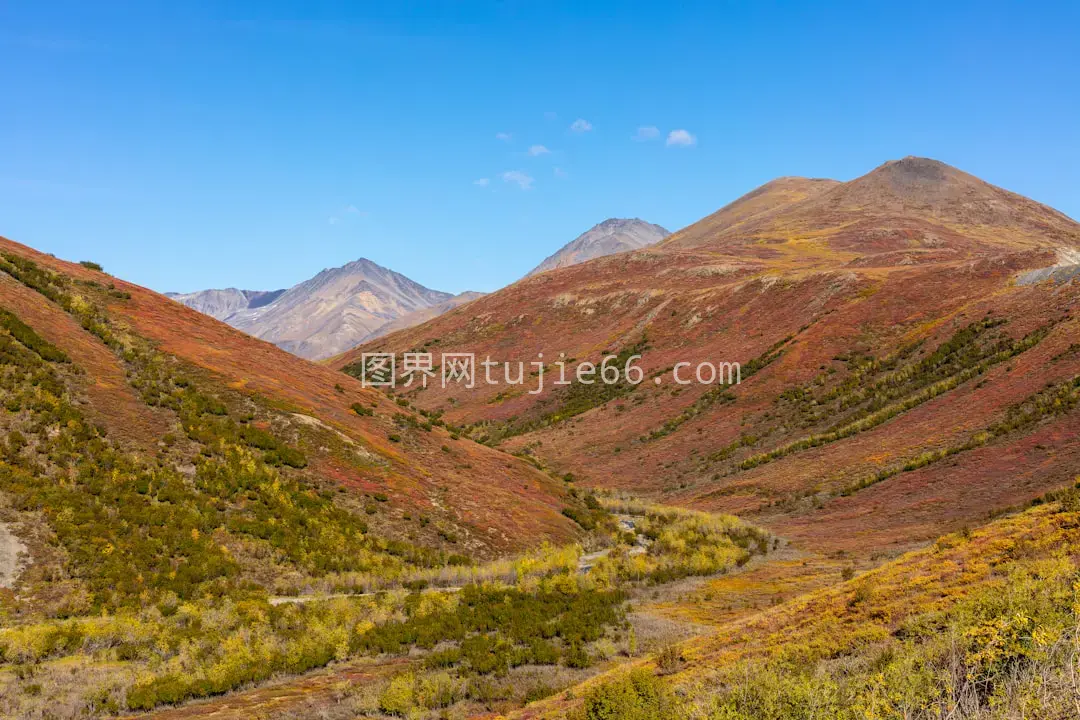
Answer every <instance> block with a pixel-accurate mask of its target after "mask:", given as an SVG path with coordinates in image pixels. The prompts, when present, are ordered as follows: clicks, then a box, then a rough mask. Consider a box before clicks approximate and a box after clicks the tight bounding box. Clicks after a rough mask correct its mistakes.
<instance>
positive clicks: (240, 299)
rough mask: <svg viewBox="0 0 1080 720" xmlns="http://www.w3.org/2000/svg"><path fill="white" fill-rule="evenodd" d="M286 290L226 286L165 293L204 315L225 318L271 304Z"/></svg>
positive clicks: (219, 318)
mask: <svg viewBox="0 0 1080 720" xmlns="http://www.w3.org/2000/svg"><path fill="white" fill-rule="evenodd" d="M284 292H285V291H284V290H237V289H236V288H225V289H224V290H199V291H198V292H192V293H165V295H166V297H170V298H172V299H173V300H176V301H177V302H179V303H183V304H184V305H187V306H188V307H189V308H194V309H195V310H198V311H199V312H201V313H203V314H204V315H209V316H210V317H215V318H217V319H218V320H224V319H225V318H227V317H229V316H230V315H232V314H233V313H235V312H237V311H239V310H246V309H249V308H252V309H254V308H258V307H262V306H263V305H269V304H270V303H272V302H274V301H275V300H277V299H278V297H279V296H280V295H281V294H282V293H284Z"/></svg>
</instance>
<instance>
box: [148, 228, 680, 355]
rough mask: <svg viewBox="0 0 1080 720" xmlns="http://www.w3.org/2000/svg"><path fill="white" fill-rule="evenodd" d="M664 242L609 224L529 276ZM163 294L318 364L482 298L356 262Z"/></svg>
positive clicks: (652, 232) (654, 232) (660, 231)
mask: <svg viewBox="0 0 1080 720" xmlns="http://www.w3.org/2000/svg"><path fill="white" fill-rule="evenodd" d="M668 235H670V233H669V232H668V231H667V230H664V228H662V227H660V226H659V225H652V224H650V223H646V222H644V221H642V220H637V219H632V220H623V219H618V218H611V219H609V220H605V221H604V222H602V223H600V224H599V225H596V226H595V227H593V228H592V229H590V230H589V231H587V232H585V233H583V234H582V235H581V236H579V237H578V238H576V239H575V240H573V241H571V242H570V243H568V244H567V245H565V246H563V248H562V249H560V250H559V251H558V252H556V253H555V254H554V255H552V256H551V257H549V258H547V259H546V260H545V261H544V262H543V263H541V264H540V265H539V266H538V267H537V268H536V269H534V270H533V271H532V272H531V273H530V275H532V274H536V273H539V272H543V271H545V270H551V269H555V268H560V267H567V266H569V265H574V264H577V263H580V262H585V261H586V260H590V259H592V258H596V257H602V256H604V255H610V254H613V253H619V252H625V251H628V250H637V249H640V248H643V247H647V246H649V245H652V244H654V243H656V242H659V241H660V240H662V239H664V238H665V237H667V236H668ZM165 295H166V296H167V297H170V298H172V299H173V300H176V301H177V302H179V303H182V304H184V305H187V306H188V307H190V308H193V309H195V310H198V311H199V312H201V313H205V314H206V315H210V316H211V317H214V318H217V319H218V320H222V321H224V322H227V323H228V324H230V325H232V326H233V327H235V328H237V329H239V330H243V331H244V332H246V333H248V334H249V335H254V336H255V337H257V338H261V339H263V340H267V341H269V342H272V343H274V344H275V345H277V346H278V347H281V348H283V349H285V350H288V351H289V352H291V353H293V354H295V355H299V356H300V357H304V358H308V359H310V360H319V359H323V358H328V357H331V356H333V355H337V354H339V353H342V352H344V351H346V350H349V349H351V348H353V347H355V346H356V345H358V344H360V343H361V342H364V341H365V340H373V339H375V338H377V337H381V336H383V335H386V334H388V333H390V332H393V331H395V330H401V329H404V328H407V327H411V326H413V325H416V324H418V323H421V322H424V321H426V320H429V319H431V318H433V317H437V316H438V315H441V314H442V313H444V312H446V311H447V310H451V309H453V308H456V307H458V306H459V305H463V304H465V303H467V302H470V301H472V300H475V299H476V298H478V297H481V296H483V293H478V292H471V291H468V292H463V293H459V294H457V295H452V294H450V293H445V292H440V291H438V290H432V289H430V288H426V287H424V286H423V285H420V284H419V283H417V282H414V281H413V280H410V279H409V278H407V277H405V276H404V275H402V274H400V273H397V272H394V271H393V270H389V269H387V268H385V267H382V266H381V265H378V264H376V263H374V262H372V261H370V260H367V259H364V258H361V259H360V260H356V261H354V262H351V263H348V264H347V265H343V266H341V267H338V268H331V269H327V270H323V271H322V272H320V273H319V274H318V275H316V276H315V277H313V278H311V279H310V280H306V281H304V282H302V283H300V284H298V285H295V286H294V287H291V288H289V289H287V290H272V291H262V290H238V289H236V288H228V289H224V290H200V291H196V292H191V293H172V292H169V293H165Z"/></svg>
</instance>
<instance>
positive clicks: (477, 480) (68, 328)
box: [0, 238, 577, 557]
mask: <svg viewBox="0 0 1080 720" xmlns="http://www.w3.org/2000/svg"><path fill="white" fill-rule="evenodd" d="M0 254H5V255H12V256H16V257H19V258H25V259H29V260H32V261H33V262H34V263H37V265H38V266H40V267H43V268H47V269H49V270H52V271H54V272H58V273H61V274H62V275H63V276H65V277H67V278H70V279H74V280H76V281H83V282H84V283H85V282H90V283H97V285H96V287H108V288H110V291H109V292H108V294H103V297H105V298H106V299H107V302H108V307H107V310H108V313H109V315H110V317H111V319H112V320H113V321H114V322H117V323H120V324H121V325H123V326H125V327H127V328H129V329H130V331H131V332H133V333H134V334H135V335H136V336H138V337H141V338H145V339H147V340H149V341H150V342H151V343H153V344H154V345H155V346H156V347H157V349H158V350H160V351H163V352H164V353H165V354H166V355H167V356H169V357H171V358H173V359H175V360H176V361H178V362H179V363H181V364H182V365H183V366H184V367H186V368H188V369H189V371H190V372H193V373H196V374H197V375H198V376H199V377H200V382H202V383H203V384H204V385H206V386H207V387H209V388H211V389H213V390H215V391H216V392H218V393H222V394H232V395H235V396H236V397H238V398H241V399H243V400H244V401H246V402H251V403H258V404H259V405H260V407H265V408H267V415H266V417H267V418H268V419H267V420H266V422H267V423H269V425H268V427H271V429H272V430H273V431H274V432H275V433H276V434H277V435H279V436H281V437H292V438H295V440H296V442H298V443H299V445H300V446H301V447H302V448H303V450H304V452H305V454H306V456H307V467H305V468H303V469H299V470H296V471H295V472H296V473H297V474H299V475H301V476H302V477H303V478H304V479H306V480H307V481H309V482H311V483H313V484H315V485H317V486H319V487H328V488H332V489H336V488H338V487H340V488H345V489H346V491H347V492H346V493H345V496H346V498H348V497H354V502H357V503H363V502H364V497H365V495H366V496H367V497H368V498H369V499H370V498H371V497H377V498H378V499H379V500H380V501H383V500H385V502H380V503H379V509H380V512H379V513H378V515H375V516H373V517H372V518H371V523H372V524H373V526H374V527H375V528H376V529H377V530H378V531H379V532H380V533H381V534H383V535H384V536H387V537H392V538H401V539H407V540H410V541H413V542H416V543H420V544H423V545H427V546H435V547H443V548H444V549H446V550H447V551H449V552H459V553H466V554H469V555H474V556H476V557H485V556H492V555H495V554H498V553H502V552H506V551H510V550H519V549H522V548H524V547H528V546H532V545H535V544H538V543H539V542H541V541H542V540H544V539H545V538H546V539H552V540H564V539H569V538H571V537H574V536H575V534H576V532H577V526H576V525H575V524H574V523H572V522H571V521H570V520H568V519H567V518H566V517H564V516H563V515H562V514H561V510H562V509H563V508H564V507H565V505H566V502H567V501H566V498H565V492H566V491H565V488H564V487H563V483H561V482H557V481H553V480H552V479H551V478H550V477H549V476H548V475H546V474H544V473H542V472H539V471H537V470H536V469H535V468H534V467H532V466H531V465H530V464H529V463H527V462H524V461H522V460H520V459H518V458H515V457H513V456H511V455H508V454H506V453H504V452H502V451H500V450H496V449H492V448H488V447H484V446H482V445H479V444H477V443H474V442H472V441H469V440H466V439H452V438H451V437H450V433H449V432H448V431H447V430H446V429H445V428H443V427H440V426H438V425H437V424H436V425H435V426H432V425H431V424H430V423H427V422H426V419H425V418H423V417H417V416H414V415H413V414H412V413H411V412H407V411H405V410H404V409H403V408H401V407H399V406H398V405H396V404H395V403H394V402H393V401H392V400H389V399H387V398H386V396H385V395H384V394H382V393H377V392H375V391H372V390H368V389H365V388H362V387H361V385H360V383H359V382H357V381H356V380H353V379H352V378H349V377H347V376H344V375H342V374H341V373H337V372H334V371H333V370H332V369H330V368H327V367H324V366H320V365H316V364H314V363H310V362H307V361H304V360H301V359H299V358H297V357H295V356H293V355H290V354H289V353H287V352H284V351H282V350H279V349H278V348H276V347H275V346H273V345H271V344H269V343H266V342H263V341H260V340H256V339H254V338H252V337H249V336H247V335H244V334H243V333H240V332H239V331H236V330H234V329H232V328H230V327H229V326H227V325H225V324H224V323H221V322H218V321H216V320H214V319H212V318H210V317H208V316H205V315H202V314H201V313H198V312H195V311H193V310H190V309H188V308H186V307H184V306H182V305H180V304H179V303H176V302H173V301H172V300H169V299H168V298H165V297H164V296H162V295H159V294H157V293H155V292H152V291H150V290H147V289H145V288H142V287H139V286H137V285H133V284H131V283H127V282H124V281H122V280H119V279H115V278H112V277H110V276H108V275H105V274H103V273H101V272H97V271H95V270H92V269H88V268H86V267H83V266H81V265H76V264H74V263H68V262H64V261H61V260H58V259H56V258H54V257H52V256H50V255H45V254H43V253H39V252H36V251H34V250H32V249H30V248H28V247H26V246H23V245H20V244H18V243H15V242H12V241H10V240H7V239H3V238H0ZM87 287H91V286H89V285H87ZM0 307H3V308H5V309H8V310H10V311H11V312H13V313H14V314H15V315H16V316H17V317H18V318H20V319H21V320H22V322H24V323H26V324H27V325H29V326H30V327H31V328H32V329H33V330H35V331H36V332H37V333H38V334H40V335H41V336H43V337H44V338H45V339H46V340H48V341H49V342H51V343H53V344H54V345H56V346H58V347H59V348H61V349H62V350H63V351H65V352H66V353H67V354H68V355H69V356H70V357H71V359H72V363H73V364H74V365H75V366H77V367H79V368H81V369H82V370H84V371H85V373H86V375H87V376H88V379H89V382H88V383H87V387H86V393H87V396H88V398H89V401H90V402H89V407H88V408H86V409H87V411H88V412H89V413H91V414H92V416H93V417H95V418H96V419H97V420H98V421H99V422H100V423H102V424H103V425H104V426H105V427H106V428H107V430H108V434H109V435H110V436H111V437H112V438H114V439H116V440H119V441H121V443H122V444H123V445H125V446H127V447H129V448H131V449H135V450H138V451H141V452H143V453H144V454H151V453H154V452H156V451H158V449H159V445H160V440H161V439H162V437H163V436H164V435H165V434H166V433H168V432H169V431H170V430H174V429H175V428H174V425H175V422H176V420H175V417H174V415H173V414H171V413H169V412H166V411H164V410H161V409H160V408H153V407H150V406H149V405H147V404H146V403H144V402H143V401H142V400H141V399H140V397H139V393H138V391H137V390H136V389H135V388H133V387H132V386H131V384H130V381H129V378H128V373H127V372H126V370H125V367H124V363H123V361H122V359H121V358H120V357H118V355H117V354H115V353H114V352H113V351H112V350H110V349H109V348H107V347H106V346H105V344H104V343H102V342H101V340H99V339H98V338H97V337H95V336H94V335H92V334H91V333H90V332H88V331H87V330H85V329H84V328H83V327H82V326H80V324H79V323H78V322H76V320H75V319H74V318H73V317H72V316H71V315H69V314H68V313H66V312H65V311H64V310H63V309H62V308H61V307H60V305H58V304H57V303H55V302H51V301H50V300H48V299H47V298H46V297H44V296H43V295H42V294H39V293H38V292H35V291H34V290H33V289H31V288H29V287H27V286H26V285H24V284H21V283H19V282H18V281H16V280H15V279H13V278H12V277H10V276H8V275H7V274H4V273H0ZM354 404H359V406H360V407H361V408H362V411H363V412H364V415H360V414H358V413H357V412H356V411H355V410H353V409H352V407H353V405H354ZM420 517H423V518H424V519H425V522H424V523H418V522H416V518H420Z"/></svg>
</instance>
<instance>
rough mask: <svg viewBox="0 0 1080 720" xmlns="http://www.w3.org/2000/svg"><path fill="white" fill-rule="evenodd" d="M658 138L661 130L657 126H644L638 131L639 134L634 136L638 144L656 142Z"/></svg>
mask: <svg viewBox="0 0 1080 720" xmlns="http://www.w3.org/2000/svg"><path fill="white" fill-rule="evenodd" d="M658 137H660V129H659V128H657V127H656V126H655V125H643V126H641V127H639V128H638V129H637V133H636V134H635V135H634V136H633V138H634V140H636V141H637V142H645V141H646V140H655V139H656V138H658Z"/></svg>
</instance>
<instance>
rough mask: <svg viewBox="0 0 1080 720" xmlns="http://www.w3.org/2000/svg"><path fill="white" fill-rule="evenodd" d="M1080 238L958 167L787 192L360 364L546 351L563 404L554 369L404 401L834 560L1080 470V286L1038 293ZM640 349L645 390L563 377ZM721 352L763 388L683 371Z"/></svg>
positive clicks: (964, 516) (599, 479)
mask: <svg viewBox="0 0 1080 720" xmlns="http://www.w3.org/2000/svg"><path fill="white" fill-rule="evenodd" d="M1077 238H1080V226H1078V225H1077V224H1076V223H1075V222H1073V221H1072V220H1070V219H1068V218H1066V217H1065V216H1063V215H1061V214H1060V213H1057V212H1056V211H1053V210H1052V209H1050V208H1047V207H1045V206H1043V205H1040V204H1038V203H1035V202H1033V201H1031V200H1028V199H1026V198H1022V197H1020V196H1017V195H1015V194H1013V193H1009V192H1007V191H1005V190H1001V189H1000V188H995V187H993V186H991V185H989V184H986V183H983V182H981V181H979V180H978V179H976V178H974V177H972V176H970V175H968V174H966V173H963V172H961V171H959V170H956V169H954V168H950V167H948V166H945V165H943V164H941V163H936V162H934V161H928V160H922V159H917V158H909V159H904V160H901V161H895V162H892V163H887V164H886V165H884V166H882V167H881V168H878V169H876V170H874V171H872V172H871V173H869V174H867V175H866V176H864V177H862V178H858V179H856V180H853V181H851V182H849V183H832V182H828V181H808V180H802V179H797V178H796V179H781V180H778V181H775V182H774V183H770V184H768V185H766V186H764V187H763V188H761V189H759V190H758V191H755V192H754V193H751V194H750V195H748V196H746V197H744V198H742V199H740V200H738V201H736V202H735V203H732V204H731V205H729V206H728V207H727V208H724V209H723V210H721V211H719V212H718V213H716V214H715V215H714V216H711V217H710V218H707V219H706V220H703V221H702V222H701V223H698V224H697V225H692V226H690V227H689V228H687V229H685V230H683V231H680V232H678V233H676V234H675V235H673V236H672V237H671V238H670V239H668V240H667V241H665V242H664V243H663V244H661V246H659V248H658V249H655V250H653V251H649V252H637V253H629V254H625V255H621V256H616V257H611V258H601V259H598V260H594V261H591V262H588V263H584V264H582V265H580V266H575V267H571V268H565V269H561V270H558V271H553V272H551V273H546V274H544V275H543V276H539V277H535V278H527V279H525V280H523V281H521V282H518V283H516V284H514V285H512V286H511V287H509V288H506V289H504V290H502V291H500V292H497V293H494V294H492V295H490V296H487V297H485V298H482V299H481V300H478V301H477V302H475V303H472V304H470V305H469V306H468V308H466V309H465V310H463V311H458V312H451V313H448V314H447V315H445V316H442V317H440V318H437V319H435V320H433V321H431V322H429V323H426V324H424V325H422V326H418V327H416V328H412V329H409V330H406V331H403V332H400V333H396V334H394V335H391V336H388V337H386V338H382V339H380V340H378V341H377V342H374V343H372V344H370V345H367V346H364V347H362V348H358V349H357V350H356V351H355V352H353V353H349V354H347V355H345V356H342V357H340V358H338V359H337V360H336V361H335V366H336V367H340V368H346V369H347V371H348V372H356V370H357V364H356V363H357V361H358V359H359V357H360V353H361V352H363V351H365V350H366V351H371V350H393V351H397V352H405V351H409V350H417V349H424V350H426V351H428V352H431V353H433V355H434V356H435V358H436V362H437V361H438V355H439V353H441V352H454V351H466V352H473V353H475V354H476V356H477V358H483V357H485V356H488V355H490V356H491V358H492V359H493V360H496V361H499V362H502V361H512V362H515V363H516V362H519V361H520V362H526V363H528V362H534V361H537V355H538V353H540V352H543V353H544V359H543V362H545V363H549V364H548V366H547V370H548V372H547V384H546V385H545V388H544V391H543V392H542V393H540V394H532V393H530V392H529V391H532V390H535V389H536V383H537V378H536V377H534V376H530V377H529V378H528V380H527V381H526V383H525V384H524V385H521V386H508V385H507V384H506V383H505V382H502V383H499V384H496V385H494V386H490V387H489V386H486V385H484V384H483V383H481V384H480V386H478V387H477V388H476V389H474V390H471V391H466V390H463V389H461V388H459V387H451V388H449V389H443V388H440V387H433V388H428V389H426V390H413V391H407V392H405V393H404V394H405V395H406V396H407V397H408V398H409V399H410V401H412V402H415V403H416V404H417V405H418V406H419V407H423V408H426V409H428V410H438V411H443V412H444V413H445V415H444V416H445V417H446V419H447V420H448V421H450V422H453V423H455V424H458V425H461V426H464V427H468V428H469V430H470V435H471V436H472V437H474V438H477V439H481V440H484V441H487V442H490V443H492V444H496V445H498V446H500V447H503V448H506V449H507V450H510V451H513V452H521V453H526V454H529V455H532V456H534V457H536V458H538V459H540V460H541V461H542V462H544V463H546V464H547V465H548V466H550V467H551V468H553V469H555V470H557V471H559V472H562V473H565V472H571V473H573V474H574V475H575V476H577V477H578V478H579V479H581V480H582V481H584V482H586V483H589V484H593V485H599V486H605V487H622V488H633V489H635V490H636V491H644V492H648V493H650V494H652V495H654V496H656V497H659V498H662V499H665V500H668V501H673V502H678V503H681V504H686V505H689V506H700V507H707V508H710V509H716V510H725V511H732V512H738V513H751V514H753V515H754V516H755V517H756V518H757V519H758V520H759V521H762V522H765V523H767V524H769V525H770V527H774V528H775V529H777V530H778V531H779V532H781V533H787V534H790V535H791V536H793V537H795V538H801V539H805V540H807V541H808V542H809V543H810V544H811V545H813V546H816V547H820V548H821V549H837V548H839V549H845V548H846V549H849V550H856V551H865V552H874V551H877V550H880V549H884V548H890V547H891V548H895V549H903V548H904V547H905V546H907V545H908V544H909V543H912V542H919V541H923V540H927V539H931V538H933V537H936V536H937V535H939V534H940V533H941V532H945V531H948V530H950V529H953V528H955V527H958V526H959V525H961V524H963V523H966V522H967V523H970V522H973V521H978V520H980V519H982V518H984V517H985V513H986V512H987V511H989V510H992V509H995V508H1001V507H1005V506H1010V505H1014V504H1017V503H1021V502H1024V501H1026V500H1028V499H1030V498H1031V497H1035V496H1037V495H1039V494H1041V493H1042V492H1045V491H1046V490H1048V489H1051V488H1053V487H1056V486H1057V485H1059V484H1060V483H1062V482H1064V481H1065V480H1067V479H1068V477H1070V472H1072V470H1073V468H1075V467H1076V465H1077V462H1078V453H1080V448H1078V447H1077V443H1076V440H1075V438H1076V433H1077V429H1078V423H1080V420H1078V417H1077V413H1076V412H1075V407H1076V406H1075V391H1074V390H1072V389H1070V388H1069V387H1067V386H1068V383H1070V382H1071V381H1072V380H1073V378H1075V377H1076V376H1077V375H1078V374H1080V352H1078V347H1080V346H1078V345H1077V338H1078V337H1080V325H1078V322H1080V321H1078V318H1077V314H1076V304H1077V301H1078V299H1080V286H1078V285H1077V284H1076V283H1075V282H1074V283H1072V284H1063V283H1060V282H1055V281H1049V282H1043V283H1035V284H1018V283H1017V278H1018V277H1020V276H1021V275H1022V274H1023V273H1024V272H1026V271H1028V270H1031V269H1033V268H1040V267H1049V266H1052V265H1055V264H1060V263H1067V262H1070V261H1072V260H1071V259H1072V258H1074V257H1075V248H1076V247H1077V245H1076V244H1077ZM620 352H622V353H623V354H624V357H625V356H626V355H628V354H630V353H640V354H641V355H642V359H641V361H640V362H639V363H638V365H639V366H640V367H641V368H643V370H644V373H645V378H646V381H645V382H643V383H641V384H640V385H638V386H636V387H625V386H622V387H616V388H608V389H605V388H597V387H595V386H594V387H592V388H584V387H581V386H579V385H578V384H576V383H575V384H574V385H572V386H570V387H566V388H554V387H553V386H552V384H551V381H552V380H553V379H554V376H555V372H554V370H553V366H552V365H551V364H550V363H552V362H554V361H555V360H557V359H559V354H560V353H564V354H565V360H566V361H567V362H568V365H569V368H570V372H569V375H570V376H572V375H573V369H574V367H575V366H576V365H577V364H578V363H579V362H582V361H590V362H594V363H599V361H600V360H601V358H602V357H603V356H604V355H605V354H608V353H611V354H615V353H620ZM703 361H707V362H711V363H714V364H715V363H720V362H723V361H731V362H739V363H740V364H741V366H742V380H743V382H742V384H741V385H738V386H735V387H730V388H726V389H725V388H717V387H705V386H702V385H699V384H697V383H696V382H695V383H693V384H690V385H686V386H678V385H676V384H675V383H674V382H673V378H672V374H671V368H672V367H673V366H674V365H675V364H676V363H679V362H689V363H691V365H690V368H689V370H687V369H683V371H682V377H683V378H686V377H693V368H694V366H696V365H697V364H698V363H700V362H703ZM527 370H534V368H531V367H530V368H527ZM498 373H501V368H499V369H498V370H497V371H496V377H499V375H498ZM654 375H659V379H660V381H661V383H660V384H659V385H657V384H655V383H654V382H653V381H654V379H655V378H654V377H653V376H654ZM1054 393H1060V395H1059V396H1053V397H1051V395H1053V394H1054ZM949 478H951V479H949ZM834 528H835V530H836V531H835V532H834Z"/></svg>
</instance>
